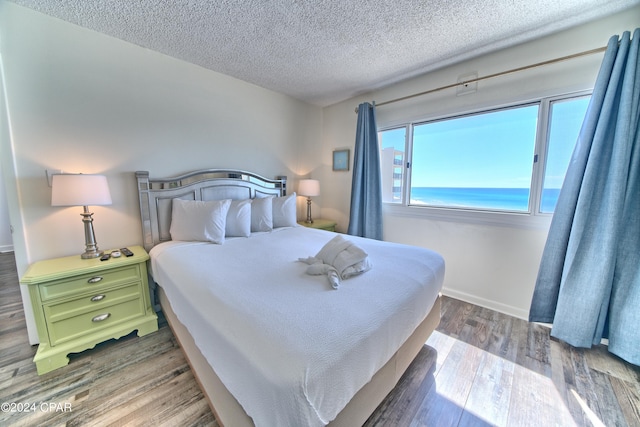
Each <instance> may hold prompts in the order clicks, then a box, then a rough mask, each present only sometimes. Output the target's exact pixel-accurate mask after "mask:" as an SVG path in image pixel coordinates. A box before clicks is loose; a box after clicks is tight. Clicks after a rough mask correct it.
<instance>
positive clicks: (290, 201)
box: [273, 193, 298, 228]
mask: <svg viewBox="0 0 640 427" xmlns="http://www.w3.org/2000/svg"><path fill="white" fill-rule="evenodd" d="M297 223H298V216H297V213H296V193H293V194H290V195H288V196H284V197H275V198H274V199H273V228H278V227H295V226H296V224H297Z"/></svg>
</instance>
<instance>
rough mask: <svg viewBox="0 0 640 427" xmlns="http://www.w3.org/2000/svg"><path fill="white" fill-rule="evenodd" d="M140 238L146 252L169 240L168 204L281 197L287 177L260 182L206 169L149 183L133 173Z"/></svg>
mask: <svg viewBox="0 0 640 427" xmlns="http://www.w3.org/2000/svg"><path fill="white" fill-rule="evenodd" d="M136 179H137V180H138V196H139V200H140V217H141V219H142V238H143V242H144V243H143V245H144V248H145V249H146V250H147V251H149V250H151V248H153V247H154V246H155V245H157V244H158V243H161V242H165V241H168V240H171V235H170V234H169V228H170V226H171V201H172V200H173V199H183V200H203V201H208V200H223V199H232V200H243V199H253V198H256V197H269V196H285V195H286V194H287V177H286V176H279V177H277V178H276V179H268V178H264V177H262V176H260V175H257V174H255V173H252V172H247V171H243V170H234V169H207V170H199V171H194V172H190V173H187V174H185V175H181V176H176V177H172V178H161V179H155V178H154V179H150V178H149V172H147V171H138V172H136Z"/></svg>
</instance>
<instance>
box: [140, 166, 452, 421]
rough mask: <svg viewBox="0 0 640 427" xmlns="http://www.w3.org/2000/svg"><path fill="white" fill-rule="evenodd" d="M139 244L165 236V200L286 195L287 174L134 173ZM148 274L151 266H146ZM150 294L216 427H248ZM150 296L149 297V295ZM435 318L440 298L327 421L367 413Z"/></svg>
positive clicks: (167, 310) (166, 305) (181, 329)
mask: <svg viewBox="0 0 640 427" xmlns="http://www.w3.org/2000/svg"><path fill="white" fill-rule="evenodd" d="M136 178H137V182H138V195H139V200H140V215H141V220H142V232H143V240H144V247H145V249H146V250H147V251H149V250H151V248H153V247H154V246H155V245H157V244H159V243H161V242H164V241H168V240H171V236H170V234H169V228H170V225H171V200H172V199H175V198H179V199H183V200H205V201H206V200H220V199H234V200H236V199H247V198H255V197H269V196H284V195H286V188H287V178H286V177H284V176H281V177H278V178H277V179H268V178H264V177H262V176H260V175H257V174H254V173H251V172H247V171H241V170H233V169H208V170H201V171H195V172H191V173H188V174H185V175H181V176H178V177H173V178H163V179H150V178H149V172H146V171H139V172H136ZM149 271H150V272H151V268H149ZM149 282H150V284H151V283H153V285H152V295H156V296H157V299H158V300H159V302H160V304H159V305H160V307H161V309H162V311H163V313H164V315H165V317H166V318H167V321H168V323H169V326H170V327H171V330H172V331H173V333H174V335H175V336H176V338H177V339H178V342H179V343H180V346H181V347H182V349H183V351H184V354H185V357H186V358H187V360H188V362H189V365H190V366H191V369H192V370H193V372H194V376H195V378H196V381H197V382H198V384H199V385H200V388H201V389H202V391H203V393H204V394H205V396H206V398H207V400H208V402H209V406H210V407H211V409H212V411H213V413H214V414H215V417H216V420H217V421H218V423H219V424H220V425H222V426H228V427H236V426H241V427H244V426H246V427H251V426H253V425H254V424H253V421H252V419H251V418H250V417H249V416H248V415H247V414H246V412H245V411H244V409H243V408H242V406H241V405H240V404H239V403H238V401H237V400H236V399H235V398H234V397H233V395H232V394H231V393H230V392H229V391H228V390H227V388H226V387H225V386H224V384H223V383H222V381H220V379H219V378H218V376H217V375H216V373H215V372H214V370H213V369H212V368H211V366H210V365H209V363H208V362H207V361H206V359H205V358H204V356H203V355H202V353H201V352H200V350H199V349H198V347H197V346H196V345H195V342H194V340H193V338H192V337H191V335H190V334H189V332H188V331H187V329H186V328H185V326H184V325H183V324H182V323H181V322H180V321H179V320H178V318H177V317H176V315H175V314H174V312H173V309H172V308H171V303H170V302H169V301H168V299H167V298H166V295H165V294H164V292H163V291H162V288H160V287H155V282H153V280H150V281H149ZM152 298H154V297H153V296H152ZM439 322H440V298H439V297H438V299H436V301H435V303H434V305H433V308H432V309H431V311H430V312H429V314H428V315H427V317H426V318H425V319H424V321H423V322H422V323H421V324H420V325H419V326H418V327H417V328H416V330H415V331H414V332H413V334H412V335H411V336H410V337H409V338H408V339H407V341H405V343H404V344H403V345H402V346H401V347H400V348H399V349H398V351H397V352H396V353H395V354H394V355H393V356H392V357H391V359H390V360H389V361H388V362H387V364H386V365H384V366H383V367H382V368H381V369H380V370H379V371H378V372H377V373H376V374H375V375H374V376H373V378H372V379H371V381H370V382H369V383H367V384H366V385H365V386H364V387H363V388H362V389H360V391H358V393H356V395H355V396H354V397H353V398H352V399H351V401H350V402H349V403H348V404H347V406H346V407H345V408H344V409H343V410H342V412H340V413H339V414H338V416H337V417H336V419H335V420H333V421H332V422H331V423H330V424H329V425H330V426H331V427H337V426H345V427H347V426H348V427H352V426H359V425H362V424H363V423H364V422H365V421H366V420H367V418H369V416H370V415H371V414H372V413H373V411H374V410H375V409H376V408H377V407H378V405H379V404H380V403H381V402H382V401H383V400H384V398H385V397H386V396H387V394H388V393H389V392H390V391H391V390H392V389H393V388H394V387H395V386H396V384H397V382H398V380H399V379H400V377H401V376H402V374H403V373H404V372H405V370H406V369H407V368H408V367H409V364H410V363H411V361H413V359H414V358H415V357H416V355H417V354H418V352H419V351H420V349H421V348H422V347H423V346H424V344H425V342H426V340H427V338H429V336H430V335H431V333H432V332H433V331H434V330H435V328H436V327H437V326H438V323H439Z"/></svg>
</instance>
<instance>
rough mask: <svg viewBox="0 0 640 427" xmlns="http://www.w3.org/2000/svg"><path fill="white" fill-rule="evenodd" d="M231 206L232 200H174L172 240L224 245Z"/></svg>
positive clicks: (170, 230)
mask: <svg viewBox="0 0 640 427" xmlns="http://www.w3.org/2000/svg"><path fill="white" fill-rule="evenodd" d="M230 204H231V200H215V201H208V202H203V201H199V200H195V201H194V200H181V199H173V203H172V209H171V227H170V228H169V233H171V239H172V240H182V241H187V242H191V241H198V242H213V243H217V244H222V243H223V242H224V232H225V226H226V222H227V212H228V210H229V205H230Z"/></svg>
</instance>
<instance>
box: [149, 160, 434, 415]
mask: <svg viewBox="0 0 640 427" xmlns="http://www.w3.org/2000/svg"><path fill="white" fill-rule="evenodd" d="M136 178H137V185H138V193H139V200H140V212H141V220H142V229H143V240H144V246H145V249H146V250H147V251H148V252H149V254H150V257H151V259H150V261H149V262H150V268H149V271H150V274H151V275H152V279H153V280H151V281H150V282H151V283H152V284H153V285H152V286H154V288H153V289H152V294H154V295H156V298H157V300H158V301H159V305H160V306H161V309H162V311H163V312H164V314H165V316H166V318H167V321H168V323H169V325H170V327H171V328H172V330H173V332H174V334H175V336H176V337H177V339H178V341H179V342H180V344H181V346H182V348H183V350H184V353H185V356H186V357H187V359H188V361H189V363H190V365H191V367H192V369H193V371H194V375H195V376H196V378H197V380H198V383H199V385H200V387H201V389H202V390H203V392H204V394H205V395H206V397H207V399H208V401H209V403H210V406H211V408H212V410H213V412H214V414H215V416H216V419H217V420H218V422H219V423H220V424H221V425H224V426H231V427H235V426H253V425H256V426H262V425H267V426H269V425H277V426H287V425H290V426H299V425H304V426H322V425H327V424H328V425H331V426H355V425H362V424H363V423H364V422H365V421H366V419H367V418H368V417H369V415H370V414H371V413H372V412H373V411H374V410H375V409H376V407H377V406H378V405H379V404H380V403H381V402H382V400H383V399H384V398H385V396H386V395H387V394H388V393H389V392H390V391H391V390H392V389H393V387H395V385H396V383H397V381H398V380H399V379H400V377H401V375H402V374H403V373H404V371H405V370H406V368H407V367H408V366H409V364H410V363H411V361H412V360H413V359H414V357H415V355H416V354H417V353H418V351H419V350H420V348H422V346H423V345H424V343H425V341H426V340H427V338H428V337H429V335H430V334H431V332H432V331H433V330H434V329H435V327H436V326H437V324H438V322H439V320H440V299H439V292H440V290H441V287H442V282H443V279H444V261H443V259H442V257H441V256H440V255H438V254H437V253H435V252H432V251H429V250H427V249H423V248H416V247H411V246H407V245H400V244H393V243H388V242H379V241H375V240H370V239H363V238H358V237H354V236H345V237H346V239H347V240H349V242H351V243H353V244H354V245H357V247H358V248H361V249H363V250H364V251H366V253H367V254H368V260H370V261H371V264H372V268H371V270H370V271H366V272H364V273H362V274H359V275H356V276H354V277H351V278H349V279H347V280H343V281H342V282H341V283H340V287H339V288H338V289H333V288H332V287H331V286H330V282H329V281H328V280H327V278H326V277H325V276H323V275H309V274H307V269H308V265H307V264H305V263H303V262H299V261H298V259H299V258H302V257H308V256H313V255H314V254H316V253H317V252H318V251H319V250H320V249H322V248H323V245H325V244H326V243H327V242H329V241H330V240H331V239H333V238H335V237H336V236H337V234H336V233H332V232H328V231H324V230H317V229H311V228H307V227H301V226H298V225H297V224H296V223H295V206H296V203H295V194H294V193H292V194H289V195H287V180H286V178H285V177H278V178H277V179H267V178H264V177H262V176H260V175H257V174H254V173H251V172H247V171H239V170H219V169H216V170H205V171H196V172H192V173H188V174H185V175H182V176H179V177H172V178H162V179H150V177H149V173H148V172H137V173H136ZM230 200H232V201H233V205H232V207H231V208H230V207H229V204H230V203H232V202H229V201H230ZM184 201H187V202H191V203H190V204H188V203H185V202H184ZM201 202H204V203H201ZM292 203H293V208H291V206H292V205H291V204H292ZM204 204H207V205H208V206H214V205H215V206H216V209H218V207H219V206H223V205H224V206H226V207H227V210H226V211H225V210H224V209H223V210H222V211H216V212H218V213H219V215H218V216H220V217H222V216H224V215H228V216H226V219H227V222H226V226H227V228H226V229H225V231H226V235H225V236H223V237H222V238H221V241H219V242H217V243H211V241H202V240H203V239H200V240H198V239H196V238H193V239H189V238H183V236H184V234H179V232H183V231H184V230H180V229H179V228H178V225H177V224H179V223H180V221H184V216H183V213H181V211H179V210H174V209H177V208H174V205H175V206H183V205H187V206H195V205H198V206H200V205H204ZM246 205H248V206H250V207H251V209H253V210H252V211H251V214H252V215H253V217H252V218H251V230H250V233H246V231H241V232H238V231H237V229H238V228H242V229H243V230H244V229H245V228H246V227H245V226H244V225H246V221H245V220H242V223H243V224H244V225H243V226H242V227H240V226H238V224H237V223H236V219H237V218H239V217H240V216H241V215H239V214H238V206H246ZM233 206H235V208H234V207H233ZM263 206H268V207H269V208H264V209H265V212H266V210H268V209H271V210H270V211H269V212H271V215H272V217H271V229H269V227H266V228H264V227H262V226H261V224H262V223H261V222H260V221H259V220H261V219H263V218H261V217H258V218H257V219H256V217H255V215H256V213H257V212H261V210H262V209H263ZM233 209H236V211H234V214H233V217H232V210H233ZM243 209H244V208H243ZM292 209H293V218H291V212H292ZM220 212H222V213H220ZM245 213H246V211H245ZM172 215H173V217H172ZM234 218H235V219H234ZM245 219H246V216H245ZM172 223H173V224H172ZM262 225H264V224H262ZM220 226H221V225H220V224H218V227H220ZM229 226H231V227H232V228H235V229H236V230H235V231H234V232H230V231H229V228H228V227H229ZM254 226H255V228H254ZM223 227H224V226H223ZM218 234H219V233H218ZM172 236H173V237H174V239H173V240H172ZM176 236H178V237H179V238H178V239H176V238H175V237H176ZM218 237H219V236H218ZM204 240H207V239H204ZM209 240H211V239H209ZM212 241H215V239H213V240H212ZM156 285H157V286H156Z"/></svg>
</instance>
